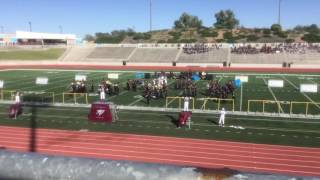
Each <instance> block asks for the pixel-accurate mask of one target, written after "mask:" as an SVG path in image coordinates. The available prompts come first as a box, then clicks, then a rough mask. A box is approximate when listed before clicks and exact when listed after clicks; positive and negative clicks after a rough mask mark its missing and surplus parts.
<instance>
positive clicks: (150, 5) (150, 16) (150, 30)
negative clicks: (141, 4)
mask: <svg viewBox="0 0 320 180" xmlns="http://www.w3.org/2000/svg"><path fill="white" fill-rule="evenodd" d="M151 31H152V0H150V33H151Z"/></svg>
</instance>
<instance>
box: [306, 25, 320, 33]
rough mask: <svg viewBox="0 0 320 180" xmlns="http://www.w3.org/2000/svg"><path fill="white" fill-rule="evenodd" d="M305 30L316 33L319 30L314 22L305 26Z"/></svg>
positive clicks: (319, 31)
mask: <svg viewBox="0 0 320 180" xmlns="http://www.w3.org/2000/svg"><path fill="white" fill-rule="evenodd" d="M305 30H306V31H307V32H308V33H310V34H318V33H320V30H319V28H318V26H317V25H316V24H311V25H310V26H306V27H305Z"/></svg>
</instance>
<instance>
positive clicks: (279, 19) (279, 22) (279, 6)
mask: <svg viewBox="0 0 320 180" xmlns="http://www.w3.org/2000/svg"><path fill="white" fill-rule="evenodd" d="M281 1H282V0H279V5H278V24H279V25H281Z"/></svg>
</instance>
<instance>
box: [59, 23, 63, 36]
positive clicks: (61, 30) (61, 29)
mask: <svg viewBox="0 0 320 180" xmlns="http://www.w3.org/2000/svg"><path fill="white" fill-rule="evenodd" d="M59 29H60V34H62V33H63V27H62V26H61V25H59Z"/></svg>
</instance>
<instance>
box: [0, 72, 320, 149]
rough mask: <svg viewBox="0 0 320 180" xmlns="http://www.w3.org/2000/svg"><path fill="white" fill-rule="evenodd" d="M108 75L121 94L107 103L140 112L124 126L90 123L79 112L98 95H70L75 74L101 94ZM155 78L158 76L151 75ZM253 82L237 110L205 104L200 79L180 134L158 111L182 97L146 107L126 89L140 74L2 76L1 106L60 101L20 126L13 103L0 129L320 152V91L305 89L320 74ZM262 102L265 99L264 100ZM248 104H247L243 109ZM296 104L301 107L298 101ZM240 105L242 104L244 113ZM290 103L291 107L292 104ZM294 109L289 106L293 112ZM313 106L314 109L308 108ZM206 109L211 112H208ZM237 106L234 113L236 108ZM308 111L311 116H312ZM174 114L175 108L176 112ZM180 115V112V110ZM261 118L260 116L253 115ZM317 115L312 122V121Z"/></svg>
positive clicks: (173, 116) (225, 77)
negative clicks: (221, 118) (221, 111)
mask: <svg viewBox="0 0 320 180" xmlns="http://www.w3.org/2000/svg"><path fill="white" fill-rule="evenodd" d="M108 73H118V74H119V79H117V80H111V81H112V82H120V94H119V95H118V96H116V95H114V96H111V97H109V96H108V97H107V100H108V101H112V102H114V103H116V104H118V105H123V106H131V107H136V110H134V111H133V110H121V111H120V113H119V116H120V120H119V121H117V122H115V123H112V124H103V123H102V124H101V123H92V122H88V120H87V115H88V112H89V109H88V108H87V107H79V106H80V105H81V104H85V103H86V98H87V101H88V104H90V103H91V102H93V101H96V100H98V99H99V95H98V94H97V92H90V93H88V94H86V95H83V94H79V95H76V96H74V95H70V94H64V95H63V93H68V91H69V86H70V83H71V82H72V81H73V80H74V79H75V76H76V75H86V76H87V82H88V85H90V84H91V83H93V84H94V86H95V91H96V90H97V87H98V84H99V83H100V81H101V80H102V79H105V80H106V79H107V74H108ZM151 74H153V72H151ZM236 75H238V74H237V73H219V74H214V78H215V79H216V80H218V81H219V82H220V83H222V84H224V83H225V82H227V81H229V80H234V79H235V76H236ZM241 75H244V76H248V80H249V81H248V82H247V83H243V86H242V89H241V88H237V89H236V93H235V99H234V107H233V105H232V103H231V102H229V101H223V100H221V101H220V102H219V101H218V100H207V102H206V103H205V104H204V102H205V98H207V97H205V95H204V91H205V89H206V84H207V82H208V81H206V80H200V81H197V82H196V84H197V87H198V96H197V97H196V98H195V99H194V108H195V109H196V110H198V111H195V112H197V113H194V114H193V116H192V122H193V123H192V125H191V129H189V128H187V127H186V128H180V129H177V128H176V123H177V121H178V113H177V112H169V111H160V108H161V109H164V108H165V107H166V106H167V107H168V108H170V109H171V108H173V109H174V108H178V107H179V98H176V99H175V98H172V99H168V100H167V101H166V99H157V100H151V103H150V104H149V105H148V104H147V103H146V100H145V99H144V98H143V97H142V92H143V87H138V90H137V91H136V92H134V91H128V90H127V89H126V88H125V85H126V82H127V80H128V79H134V78H135V77H136V72H124V71H119V72H108V71H67V70H66V71H61V70H10V71H0V80H2V81H4V88H3V89H2V92H3V93H2V94H1V100H3V101H7V100H11V99H12V98H13V97H12V93H14V92H15V91H16V90H19V91H21V92H23V94H24V97H23V98H24V100H25V101H33V102H44V103H53V102H54V103H59V104H60V106H55V107H35V106H28V107H25V108H24V114H23V115H22V116H21V117H19V118H18V119H17V120H10V119H8V118H7V113H8V108H9V105H5V104H2V105H1V111H0V117H1V118H0V119H1V120H0V123H1V125H10V126H24V127H30V126H31V124H33V125H34V124H35V125H36V127H39V128H58V129H71V130H88V131H110V132H129V133H135V134H149V135H161V136H175V137H189V138H200V139H220V140H233V141H244V142H255V143H267V144H283V145H295V146H310V147H320V133H319V130H320V120H319V118H317V116H312V115H319V114H320V107H319V105H318V104H317V103H318V102H320V95H319V93H301V92H300V89H299V88H300V84H319V83H320V81H319V77H318V76H319V75H318V74H304V75H301V74H264V73H259V74H254V73H241ZM37 77H47V78H48V84H47V85H36V84H35V80H36V78H37ZM269 79H276V80H283V82H284V87H283V88H268V86H267V81H268V80H269ZM174 83H175V80H169V81H168V84H170V86H169V91H168V97H179V96H181V95H182V91H181V90H176V89H174ZM249 100H254V101H252V102H250V108H249V111H250V113H249V114H248V115H239V114H238V115H237V114H231V113H232V112H231V111H232V110H234V111H236V112H238V111H240V109H241V110H242V111H243V112H245V113H246V112H247V111H248V101H249ZM263 100H264V101H263ZM63 102H64V103H65V104H68V105H69V106H70V104H75V103H76V104H75V105H74V107H65V106H64V105H63V104H62V103H63ZM241 102H242V103H241ZM292 102H297V103H296V104H295V103H292ZM240 104H242V106H241V107H240ZM291 104H292V105H291ZM148 106H150V107H158V108H159V111H154V110H153V111H146V110H139V107H148ZM290 106H291V107H290ZM307 106H308V107H307ZM204 107H205V108H204ZM218 107H220V108H221V107H225V108H226V109H227V111H229V114H227V116H226V127H224V128H221V127H219V126H218V125H217V121H218V115H217V114H216V113H212V112H214V110H217V108H218ZM233 108H234V109H233ZM263 109H264V112H265V113H266V114H268V113H270V114H272V113H273V114H278V113H279V111H280V113H285V114H289V113H290V111H291V113H292V114H297V115H299V116H297V117H295V118H290V117H289V116H286V117H276V116H269V117H268V116H263V114H262V113H263ZM306 109H307V111H308V112H307V114H308V115H309V116H305V115H306ZM171 110H172V109H171ZM176 110H177V111H179V109H176ZM256 112H259V113H261V114H255V113H256ZM310 115H311V116H310Z"/></svg>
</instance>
